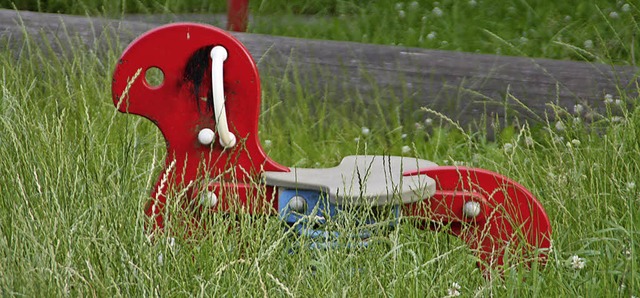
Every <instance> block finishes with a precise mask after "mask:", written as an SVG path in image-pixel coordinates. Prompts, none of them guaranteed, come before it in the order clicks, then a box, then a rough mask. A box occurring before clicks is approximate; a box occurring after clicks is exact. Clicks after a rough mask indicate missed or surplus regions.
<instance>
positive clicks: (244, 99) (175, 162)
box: [112, 23, 288, 227]
mask: <svg viewBox="0 0 640 298" xmlns="http://www.w3.org/2000/svg"><path fill="white" fill-rule="evenodd" d="M212 45H213V46H215V45H221V46H224V47H225V48H226V49H227V52H228V53H229V56H228V58H227V60H226V61H225V62H224V86H225V98H226V103H225V105H226V112H227V121H228V123H229V128H230V130H231V132H232V133H234V134H235V135H236V138H237V140H238V142H237V143H238V144H237V145H236V146H235V147H233V148H231V149H224V148H223V147H222V146H221V145H220V144H219V142H218V139H217V137H216V140H214V143H213V144H212V146H204V145H201V144H200V143H199V142H198V139H197V135H198V132H199V131H200V130H201V129H203V128H211V129H213V130H214V131H215V122H214V120H213V119H214V117H213V112H212V111H211V110H209V109H208V108H207V106H206V102H205V101H202V100H196V99H195V95H194V94H193V92H192V86H193V85H192V84H190V83H188V82H185V80H184V72H185V65H186V63H187V61H188V60H189V58H190V57H191V55H192V54H193V53H194V52H195V51H196V50H198V49H200V48H202V47H204V46H212ZM208 63H209V64H210V62H208ZM151 67H157V68H159V69H160V70H162V72H163V73H164V81H163V82H162V84H161V85H159V86H157V87H151V86H149V84H147V82H146V80H145V78H144V74H145V71H146V70H147V69H149V68H151ZM207 68H208V69H209V71H205V74H206V75H205V77H204V80H203V82H204V84H203V85H202V88H201V90H200V94H199V97H206V96H207V94H208V93H209V92H210V89H211V74H210V69H211V66H210V65H209V66H207ZM138 70H140V71H141V73H140V75H139V76H138V77H137V78H136V79H135V80H133V81H132V78H133V77H134V76H135V74H136V72H137V71H138ZM207 82H208V83H207ZM129 85H130V86H129ZM127 89H128V92H125V90H127ZM112 94H113V103H114V104H115V105H116V106H117V107H118V109H119V110H120V111H121V112H124V113H130V114H136V115H140V116H143V117H146V118H148V119H149V120H151V121H153V123H155V124H156V125H157V126H158V128H159V129H160V131H161V132H162V134H163V135H164V137H165V139H166V142H167V157H166V161H165V170H163V171H162V172H161V173H160V176H159V177H158V181H157V183H156V185H155V188H154V190H153V191H152V193H151V197H152V199H151V203H150V204H148V206H147V207H148V208H147V210H146V213H147V214H148V215H150V216H154V217H155V219H156V224H157V225H158V226H159V227H162V226H163V217H162V214H163V209H164V206H165V204H166V203H167V202H166V200H167V198H172V197H173V196H172V195H171V194H173V193H175V192H179V191H181V190H185V187H187V188H188V189H187V192H186V194H187V196H188V200H187V201H186V202H185V204H190V203H191V202H192V201H194V200H196V198H195V194H197V193H198V192H199V191H201V190H202V189H205V188H206V187H207V185H204V184H206V181H207V180H211V181H216V182H220V181H225V182H232V183H251V182H252V181H258V179H259V175H260V173H261V172H262V171H264V170H266V171H288V168H286V167H284V166H281V165H279V164H277V163H276V162H274V161H272V160H271V159H269V158H268V157H267V156H266V154H265V153H264V151H263V150H262V148H261V146H260V142H259V141H258V116H259V113H260V96H261V93H260V78H259V76H258V71H257V68H256V65H255V63H254V61H253V59H252V58H251V56H250V55H249V52H247V50H246V49H245V47H244V46H243V45H242V44H241V43H240V42H239V41H238V40H236V39H235V38H234V37H233V36H231V35H229V34H228V33H227V32H225V31H223V30H220V29H218V28H215V27H211V26H206V25H200V24H191V23H176V24H171V25H166V26H162V27H159V28H157V29H154V30H151V31H149V32H147V33H145V34H143V35H142V36H140V37H139V38H138V39H136V40H135V41H133V42H132V43H131V44H130V45H129V47H127V49H126V50H125V51H124V53H123V54H122V56H121V58H120V60H119V62H118V65H117V66H116V69H115V72H114V75H113V83H112ZM121 100H122V101H121ZM168 194H169V195H168ZM264 199H268V200H271V198H270V197H265V198H264ZM268 204H271V205H272V206H273V207H274V208H276V209H277V206H275V204H277V200H273V201H270V202H268Z"/></svg>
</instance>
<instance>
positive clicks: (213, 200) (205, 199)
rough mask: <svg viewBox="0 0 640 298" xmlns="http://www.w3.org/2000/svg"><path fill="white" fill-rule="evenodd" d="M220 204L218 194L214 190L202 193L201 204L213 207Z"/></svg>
mask: <svg viewBox="0 0 640 298" xmlns="http://www.w3.org/2000/svg"><path fill="white" fill-rule="evenodd" d="M217 204H218V196H216V194H215V193H213V192H212V191H206V192H204V193H203V194H202V195H200V205H202V206H204V207H209V208H210V207H213V206H215V205H217Z"/></svg>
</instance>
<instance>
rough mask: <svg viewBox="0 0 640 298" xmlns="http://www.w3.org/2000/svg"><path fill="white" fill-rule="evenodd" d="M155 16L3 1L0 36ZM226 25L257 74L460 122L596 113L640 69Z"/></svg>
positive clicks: (69, 30) (632, 89)
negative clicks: (51, 10) (7, 6)
mask: <svg viewBox="0 0 640 298" xmlns="http://www.w3.org/2000/svg"><path fill="white" fill-rule="evenodd" d="M197 17H198V18H199V20H202V16H201V15H200V16H197ZM180 20H184V21H189V20H190V18H189V17H188V16H180ZM158 25H159V22H158V23H156V22H154V21H151V22H140V21H127V20H109V19H103V18H88V17H81V16H69V15H57V14H47V13H34V12H24V11H13V10H0V45H2V46H3V48H4V49H7V50H9V51H13V52H15V53H16V54H19V53H20V51H21V49H22V45H23V42H22V41H23V40H24V38H25V34H26V35H28V36H30V38H31V39H34V40H36V41H37V42H38V41H40V42H42V41H44V40H45V39H46V40H49V41H55V42H50V44H52V46H53V48H54V51H55V52H56V53H58V54H61V55H64V53H65V52H66V51H69V50H70V49H71V48H72V47H73V42H72V41H70V40H71V39H78V40H80V41H81V42H82V43H84V44H85V45H86V46H87V47H88V48H90V49H95V50H96V51H101V50H104V48H105V47H109V46H111V47H114V45H115V46H117V47H118V48H117V49H115V50H122V49H123V47H124V46H126V44H128V43H129V42H130V41H131V40H133V39H134V38H135V37H136V36H138V35H139V34H141V33H143V32H145V31H147V30H149V29H151V28H154V27H156V26H158ZM233 34H234V35H235V36H236V37H237V38H238V39H239V40H240V41H242V42H243V43H244V44H245V45H246V46H247V48H248V49H249V51H250V52H251V54H252V55H253V56H254V59H255V60H256V61H259V68H260V72H261V75H262V76H263V78H266V79H269V78H273V77H280V76H282V75H283V74H284V73H285V72H291V71H295V72H296V74H297V75H298V76H299V78H300V80H301V81H302V82H305V84H308V85H309V86H307V87H308V88H325V87H326V88H329V89H332V90H334V91H335V92H334V93H333V94H334V95H335V100H336V101H339V100H342V99H343V98H345V96H346V95H345V94H347V95H348V96H359V97H362V99H363V100H364V101H367V100H369V99H370V98H374V97H375V96H376V95H378V96H379V91H380V90H383V91H384V92H383V93H384V94H386V95H388V96H389V98H392V99H395V100H404V101H407V102H411V103H412V104H414V105H416V106H426V107H430V108H432V109H435V110H438V111H441V112H442V113H444V114H446V115H448V116H450V117H452V118H454V119H457V120H460V121H461V122H463V123H468V122H469V121H472V120H474V119H478V118H479V117H480V116H481V115H482V114H485V115H488V116H490V117H494V116H498V117H504V116H505V115H504V113H505V111H508V110H510V108H513V111H516V112H517V113H519V115H520V116H523V117H526V118H533V119H536V118H537V117H536V116H535V115H537V116H540V115H544V113H545V112H548V111H549V109H550V107H549V103H555V104H557V105H560V106H563V107H566V108H568V109H571V107H573V105H574V104H577V103H580V104H582V105H584V106H585V107H587V109H594V110H595V111H600V112H602V111H603V110H604V105H605V104H604V102H603V98H604V96H605V94H612V95H613V96H614V97H615V96H617V95H618V94H619V93H620V92H629V94H636V93H637V86H636V84H637V82H638V77H637V75H638V73H639V72H638V68H635V67H632V66H611V65H603V64H595V63H586V62H575V61H558V60H549V59H531V58H523V57H506V56H495V55H483V54H471V53H461V52H449V51H438V50H428V49H418V48H408V47H397V46H381V45H371V44H361V43H353V42H338V41H326V40H308V39H298V38H289V37H277V36H268V35H258V34H247V33H233ZM114 41H117V42H115V43H114ZM327 84H328V85H327ZM523 105H525V106H526V107H527V108H526V109H525V108H522V106H523ZM505 106H506V107H508V108H507V109H505ZM537 119H540V118H537Z"/></svg>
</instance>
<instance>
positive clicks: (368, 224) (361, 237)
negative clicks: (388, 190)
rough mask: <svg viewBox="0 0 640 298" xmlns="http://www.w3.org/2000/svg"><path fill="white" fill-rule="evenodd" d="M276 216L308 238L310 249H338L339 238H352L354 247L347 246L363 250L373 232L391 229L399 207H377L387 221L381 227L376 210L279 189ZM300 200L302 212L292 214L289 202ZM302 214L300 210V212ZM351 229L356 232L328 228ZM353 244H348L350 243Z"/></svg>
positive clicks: (298, 191) (310, 193)
mask: <svg viewBox="0 0 640 298" xmlns="http://www.w3.org/2000/svg"><path fill="white" fill-rule="evenodd" d="M278 193H279V196H278V213H279V216H280V218H281V219H282V220H284V221H285V222H286V223H287V224H288V225H289V226H290V227H292V228H293V229H294V231H295V232H296V233H297V234H298V235H299V236H302V237H307V238H309V239H311V240H312V241H311V244H310V248H311V249H327V248H335V247H337V246H338V242H337V240H338V238H339V237H340V236H343V237H345V236H346V237H349V238H353V240H354V242H355V244H353V245H349V246H355V247H366V246H367V245H368V241H367V239H368V238H369V237H370V236H371V234H372V232H374V231H375V230H376V229H380V228H381V227H383V228H389V227H394V226H395V225H396V223H397V220H398V218H399V217H400V207H399V206H398V205H394V206H381V207H377V208H378V209H379V210H383V212H388V213H386V214H384V213H383V214H382V216H381V217H382V218H383V219H385V221H387V220H390V219H391V220H390V222H389V223H388V224H384V225H380V224H379V223H377V222H376V218H375V216H372V215H373V214H372V213H373V211H374V210H375V209H376V208H375V207H373V208H372V207H369V208H362V207H359V206H358V207H354V206H339V205H335V204H332V203H330V202H329V199H328V198H327V197H326V195H325V194H323V193H321V192H318V191H312V190H295V189H284V188H281V189H279V191H278ZM296 196H298V197H302V198H304V200H305V201H306V208H305V210H304V211H303V212H295V211H293V210H291V208H289V202H290V201H291V199H292V198H294V197H296ZM300 211H302V210H300ZM345 225H348V226H350V227H354V229H355V230H357V232H356V233H354V234H350V235H340V232H337V231H332V230H331V229H330V227H331V226H339V227H340V226H343V227H344V226H345ZM351 242H352V241H349V243H351Z"/></svg>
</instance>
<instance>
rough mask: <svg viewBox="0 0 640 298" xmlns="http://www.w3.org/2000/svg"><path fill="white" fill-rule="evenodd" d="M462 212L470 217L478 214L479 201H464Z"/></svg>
mask: <svg viewBox="0 0 640 298" xmlns="http://www.w3.org/2000/svg"><path fill="white" fill-rule="evenodd" d="M462 214H464V216H466V217H470V218H473V217H476V216H478V215H479V214H480V203H478V202H473V201H469V202H466V203H464V206H463V207H462Z"/></svg>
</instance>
